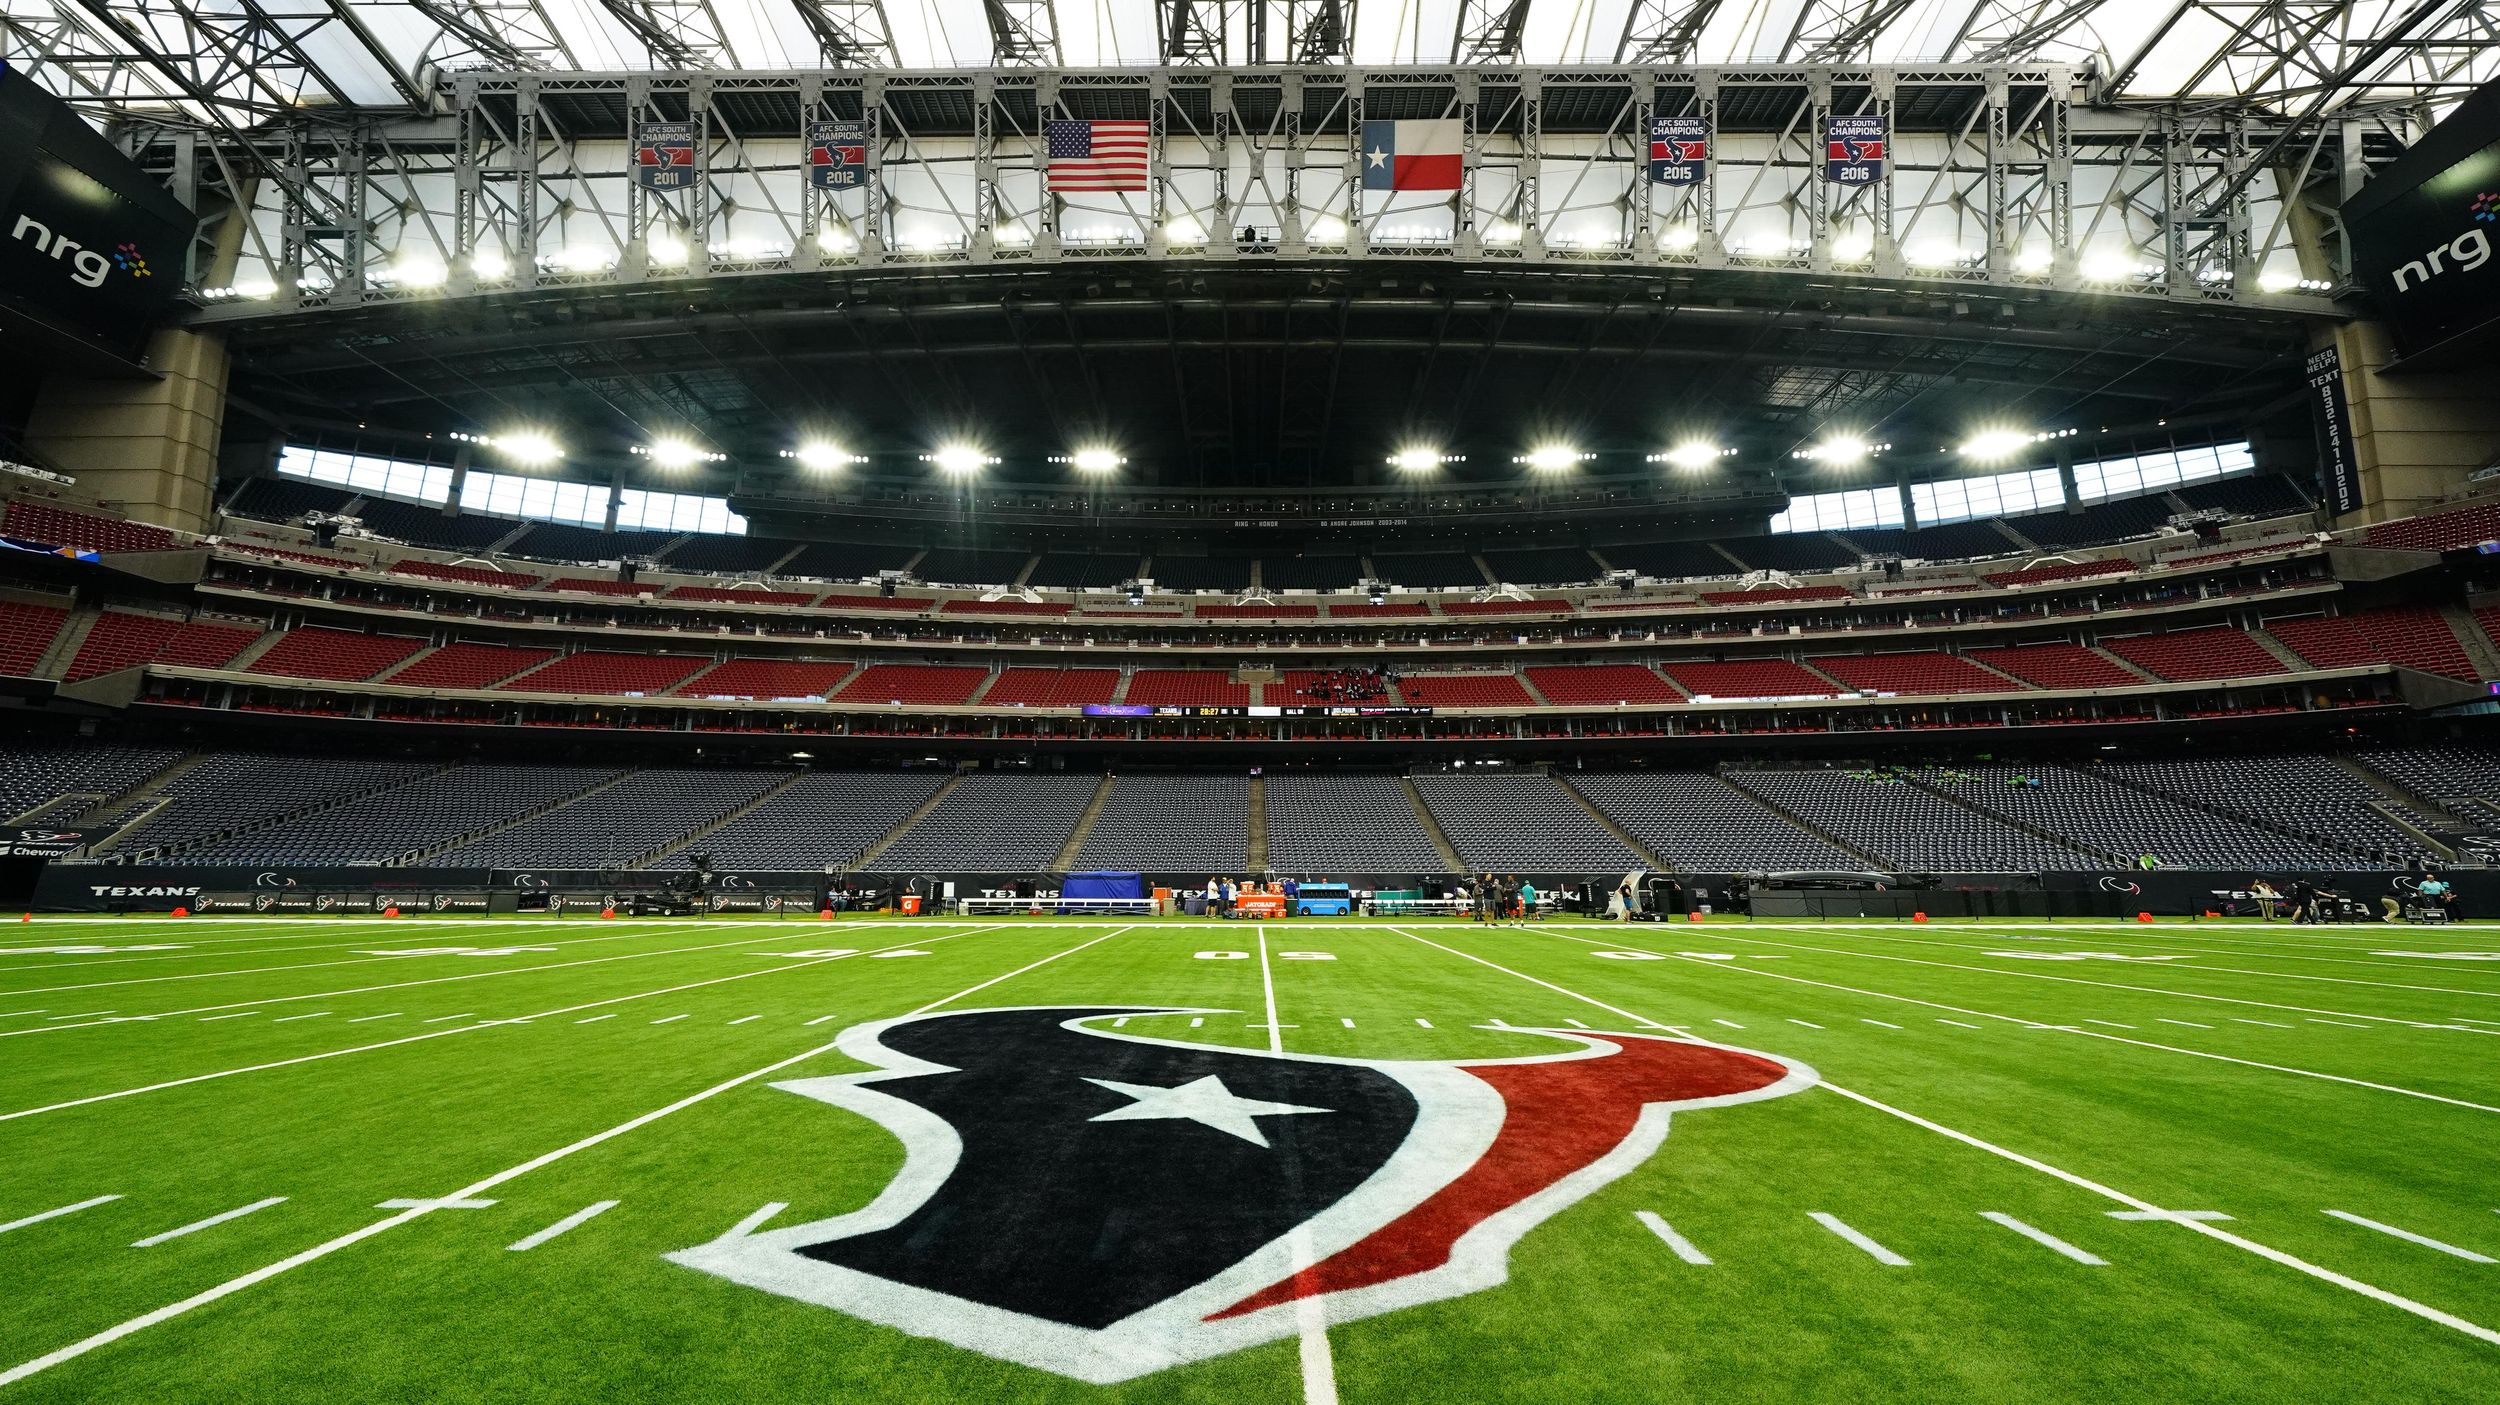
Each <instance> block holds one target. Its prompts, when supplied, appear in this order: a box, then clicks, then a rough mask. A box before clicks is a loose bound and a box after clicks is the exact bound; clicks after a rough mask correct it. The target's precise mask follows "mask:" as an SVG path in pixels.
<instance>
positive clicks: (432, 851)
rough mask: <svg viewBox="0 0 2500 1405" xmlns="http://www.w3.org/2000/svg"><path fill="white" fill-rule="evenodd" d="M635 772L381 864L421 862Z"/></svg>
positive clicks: (581, 797)
mask: <svg viewBox="0 0 2500 1405" xmlns="http://www.w3.org/2000/svg"><path fill="white" fill-rule="evenodd" d="M633 774H634V768H632V767H630V766H628V767H626V768H625V769H624V770H621V771H619V772H617V773H616V774H615V775H612V776H609V777H607V778H606V779H604V780H599V781H594V782H592V783H591V784H589V785H586V786H583V787H582V788H581V789H579V790H577V791H574V792H573V793H572V794H570V795H567V796H565V797H563V798H562V799H558V800H550V801H548V802H547V803H546V804H544V805H540V806H538V807H537V808H535V809H530V810H524V811H522V812H521V813H520V814H517V815H506V816H504V817H503V818H502V819H500V820H498V821H496V822H495V823H493V824H490V825H487V826H485V827H484V828H481V829H473V830H470V831H469V832H468V833H466V834H461V835H455V836H454V837H452V838H450V839H446V840H443V841H441V842H440V843H436V844H428V845H427V846H425V847H424V848H422V849H410V850H409V851H407V852H406V853H403V854H400V855H397V856H396V857H393V858H390V859H386V860H384V861H383V865H382V866H383V867H385V868H405V867H407V866H408V865H410V864H414V863H422V862H424V861H425V860H427V859H430V858H433V857H434V856H435V855H437V854H447V853H450V852H451V851H452V850H454V849H457V848H461V847H462V846H464V845H469V844H474V843H476V842H477V841H479V840H481V839H484V838H486V837H487V836H489V835H494V834H501V833H503V832H504V831H505V830H507V829H511V828H512V827H514V826H515V825H520V824H525V823H527V822H528V821H531V820H534V819H537V818H538V817H539V816H541V815H544V814H546V813H548V812H549V811H552V810H561V809H563V808H564V807H565V806H567V805H570V804H572V803H573V802H574V801H576V800H586V799H588V798H589V797H591V796H593V795H597V794H598V793H599V792H600V791H603V790H606V789H608V788H609V787H610V786H616V785H622V784H624V783H625V780H626V778H627V777H629V776H631V775H633Z"/></svg>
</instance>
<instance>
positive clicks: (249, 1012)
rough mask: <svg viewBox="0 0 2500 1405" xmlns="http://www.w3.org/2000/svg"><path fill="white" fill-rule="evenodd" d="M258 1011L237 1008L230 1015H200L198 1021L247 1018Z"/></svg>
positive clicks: (212, 1022) (207, 1021)
mask: <svg viewBox="0 0 2500 1405" xmlns="http://www.w3.org/2000/svg"><path fill="white" fill-rule="evenodd" d="M259 1013H260V1011H258V1010H237V1011H236V1012H235V1013H233V1014H231V1015H202V1016H200V1023H202V1024H215V1023H216V1022H217V1021H219V1020H248V1019H250V1018H251V1017H252V1016H254V1015H257V1014H259Z"/></svg>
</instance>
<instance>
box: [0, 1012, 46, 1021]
mask: <svg viewBox="0 0 2500 1405" xmlns="http://www.w3.org/2000/svg"><path fill="white" fill-rule="evenodd" d="M42 1013H43V1011H41V1010H11V1011H9V1012H8V1013H7V1014H5V1015H0V1020H13V1019H16V1018H17V1017H18V1016H20V1015H40V1014H42Z"/></svg>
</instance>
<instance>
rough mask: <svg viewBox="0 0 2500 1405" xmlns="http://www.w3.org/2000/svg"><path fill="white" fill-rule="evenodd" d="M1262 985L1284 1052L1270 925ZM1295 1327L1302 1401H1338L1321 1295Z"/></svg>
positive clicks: (1304, 1302) (1306, 1301) (1296, 1261)
mask: <svg viewBox="0 0 2500 1405" xmlns="http://www.w3.org/2000/svg"><path fill="white" fill-rule="evenodd" d="M1258 938H1259V989H1260V991H1261V993H1262V994H1263V995H1264V996H1265V997H1266V1001H1267V1051H1268V1052H1269V1053H1271V1054H1281V1053H1283V1052H1285V1032H1284V1029H1283V1027H1282V1026H1281V1025H1279V1024H1278V1023H1277V1015H1276V973H1275V970H1274V968H1272V967H1271V966H1269V964H1268V959H1267V928H1266V927H1265V926H1261V927H1260V928H1259V929H1258ZM1291 1247H1292V1250H1293V1271H1294V1273H1295V1275H1296V1276H1297V1277H1298V1276H1300V1275H1301V1274H1303V1273H1306V1272H1308V1271H1309V1270H1310V1267H1311V1264H1312V1262H1313V1260H1314V1259H1315V1258H1316V1257H1317V1255H1316V1253H1315V1252H1314V1250H1313V1248H1312V1245H1311V1237H1310V1233H1309V1231H1308V1230H1307V1229H1302V1228H1298V1229H1296V1230H1295V1231H1294V1233H1293V1239H1292V1246H1291ZM1294 1327H1295V1329H1296V1332H1297V1335H1299V1336H1300V1338H1301V1352H1300V1355H1301V1362H1302V1400H1303V1405H1337V1357H1336V1352H1335V1351H1334V1350H1333V1349H1331V1348H1330V1346H1329V1344H1328V1314H1327V1312H1326V1310H1325V1309H1324V1308H1323V1307H1322V1306H1321V1304H1320V1301H1319V1299H1317V1298H1313V1297H1306V1298H1300V1299H1297V1300H1296V1301H1295V1303H1294Z"/></svg>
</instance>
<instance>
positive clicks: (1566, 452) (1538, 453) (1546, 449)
mask: <svg viewBox="0 0 2500 1405" xmlns="http://www.w3.org/2000/svg"><path fill="white" fill-rule="evenodd" d="M1596 457H1597V455H1595V454H1592V453H1589V452H1587V451H1585V450H1581V449H1574V448H1572V447H1571V446H1570V445H1568V444H1540V445H1538V446H1537V447H1535V448H1533V449H1530V450H1529V451H1528V452H1526V453H1524V454H1520V455H1517V456H1515V457H1514V458H1512V459H1511V462H1512V463H1524V464H1526V465H1527V466H1528V467H1529V468H1531V469H1534V470H1535V471H1537V472H1539V473H1560V472H1562V471H1563V470H1564V469H1567V468H1570V467H1571V466H1572V465H1574V464H1582V463H1587V462H1588V461H1589V460H1591V459H1593V458H1596Z"/></svg>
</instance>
